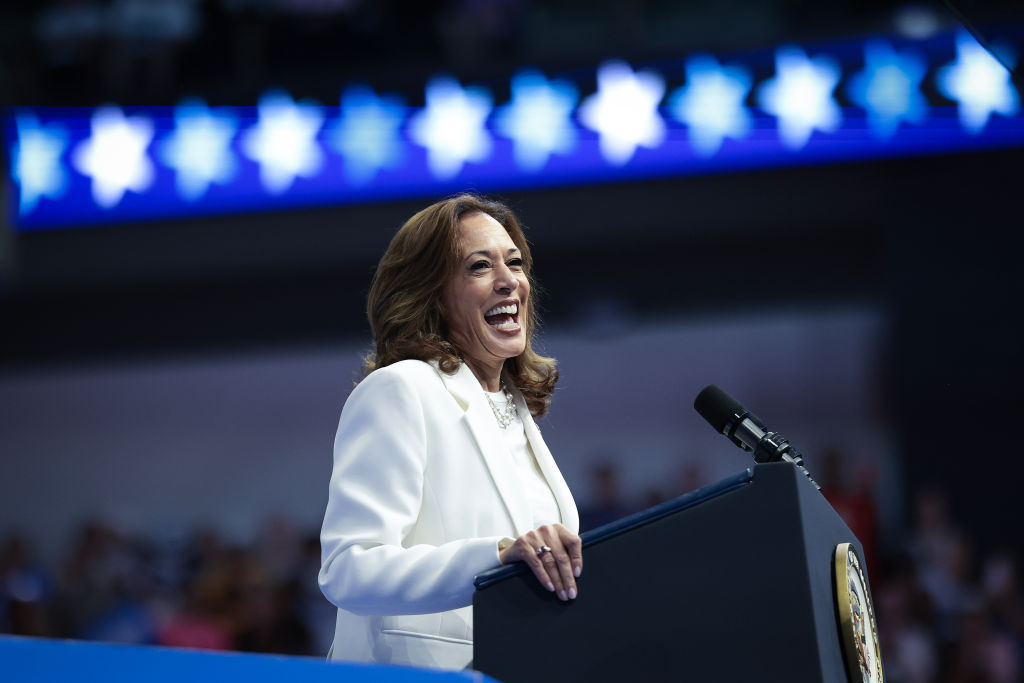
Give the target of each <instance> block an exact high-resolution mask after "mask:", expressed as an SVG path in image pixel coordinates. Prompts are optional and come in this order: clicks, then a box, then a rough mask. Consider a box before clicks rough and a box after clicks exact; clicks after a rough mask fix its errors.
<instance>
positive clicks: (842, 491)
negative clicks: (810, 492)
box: [818, 446, 878, 576]
mask: <svg viewBox="0 0 1024 683" xmlns="http://www.w3.org/2000/svg"><path fill="white" fill-rule="evenodd" d="M847 461H848V458H847V457H845V456H844V455H843V453H842V451H840V450H839V449H838V448H836V447H835V446H833V447H832V448H829V449H828V450H826V451H825V453H824V455H823V456H822V458H821V465H820V474H819V476H818V482H819V483H820V484H821V493H822V495H824V496H825V499H826V500H828V502H829V504H830V505H831V506H832V507H833V508H834V509H835V511H836V512H837V513H839V516H840V517H842V518H843V521H844V522H846V526H848V527H850V531H852V532H853V535H854V536H856V537H857V540H859V541H860V544H861V546H862V547H863V548H864V563H865V565H866V566H867V571H868V576H872V575H874V573H875V571H876V567H877V554H878V546H877V538H878V515H877V513H876V510H875V499H874V495H873V494H872V489H873V485H874V475H873V473H872V472H871V471H870V470H867V469H865V468H864V466H863V464H860V463H859V462H856V463H853V467H858V465H859V467H858V469H857V471H855V472H854V473H850V472H847V471H846V467H845V465H846V463H847Z"/></svg>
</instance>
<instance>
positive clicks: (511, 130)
mask: <svg viewBox="0 0 1024 683" xmlns="http://www.w3.org/2000/svg"><path fill="white" fill-rule="evenodd" d="M578 98H579V95H578V93H577V92H576V87H575V86H573V85H572V84H571V83H568V82H566V81H551V82H550V83H549V82H548V80H547V78H545V77H544V74H542V73H540V72H539V71H534V70H525V71H520V72H519V73H518V74H516V75H515V76H513V77H512V101H511V102H509V103H508V104H506V105H505V106H503V107H501V108H500V109H499V110H498V112H497V114H496V117H495V125H496V127H497V129H498V132H499V133H501V134H502V135H503V136H505V137H507V138H510V139H511V140H512V141H513V142H514V154H515V158H516V162H517V163H518V164H519V166H520V167H521V168H523V169H525V170H527V171H530V172H537V171H539V170H540V169H542V168H543V167H544V164H546V163H547V161H548V157H550V156H551V155H552V154H555V153H558V154H566V153H568V152H571V151H572V149H573V147H575V145H576V128H575V127H574V126H573V123H572V110H573V108H574V107H575V106H576V100H577V99H578Z"/></svg>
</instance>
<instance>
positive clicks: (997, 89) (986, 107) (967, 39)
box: [938, 32, 1019, 134]
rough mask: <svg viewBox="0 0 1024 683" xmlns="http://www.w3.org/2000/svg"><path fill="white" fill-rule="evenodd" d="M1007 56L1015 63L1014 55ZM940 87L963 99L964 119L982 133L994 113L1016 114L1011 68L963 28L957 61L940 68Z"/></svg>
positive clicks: (958, 100)
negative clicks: (1009, 69) (1007, 68)
mask: <svg viewBox="0 0 1024 683" xmlns="http://www.w3.org/2000/svg"><path fill="white" fill-rule="evenodd" d="M1004 59H1005V60H1006V61H1007V63H1008V64H1009V65H1010V67H1012V66H1013V64H1014V62H1015V61H1016V60H1015V59H1013V57H1012V56H1010V55H1005V56H1004ZM938 86H939V91H940V92H941V93H942V94H943V95H945V96H946V97H948V98H949V99H951V100H956V101H957V102H958V103H959V113H960V123H961V124H962V125H963V127H964V128H966V129H967V130H968V132H970V133H974V134H977V133H980V132H981V131H982V129H984V128H985V125H986V124H987V123H988V119H989V117H990V116H991V115H992V114H993V113H997V114H1002V115H1004V116H1013V114H1015V113H1016V112H1017V107H1018V104H1019V101H1018V97H1017V91H1016V90H1014V87H1013V84H1011V83H1010V72H1009V71H1007V70H1006V68H1005V67H1004V66H1003V65H1002V64H1000V63H999V61H998V60H997V59H996V58H995V57H993V56H992V55H990V54H989V53H988V51H987V50H985V48H983V47H982V46H981V45H979V44H978V42H977V41H976V40H975V39H974V38H972V37H971V35H970V34H969V33H966V32H961V33H960V34H959V35H957V38H956V61H955V62H953V63H952V64H948V65H946V66H944V67H942V68H941V69H939V75H938Z"/></svg>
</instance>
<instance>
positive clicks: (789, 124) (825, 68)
mask: <svg viewBox="0 0 1024 683" xmlns="http://www.w3.org/2000/svg"><path fill="white" fill-rule="evenodd" d="M775 71H776V75H775V77H774V78H772V79H771V80H769V81H767V82H766V83H765V84H764V85H762V86H761V87H760V88H759V89H758V92H757V103H758V105H760V106H761V108H762V109H764V110H765V111H766V112H768V113H769V114H772V115H774V116H776V117H777V118H778V120H779V135H780V136H781V137H782V142H783V144H785V145H786V146H787V147H789V148H791V149H799V148H800V147H803V146H804V145H806V144H807V140H808V139H810V137H811V133H812V132H813V131H814V130H815V129H817V130H821V131H825V132H832V131H834V130H835V129H836V128H837V127H838V126H839V122H840V120H841V119H842V114H841V113H840V111H839V105H837V104H836V102H835V100H834V99H833V97H832V91H833V90H835V88H836V85H837V84H838V83H839V77H840V75H841V71H840V69H839V66H838V65H837V64H836V63H835V62H834V61H832V60H831V59H829V58H828V57H824V56H819V57H815V58H814V59H808V58H807V55H806V54H805V53H804V51H803V50H801V49H800V48H798V47H781V48H779V49H778V50H777V51H776V53H775Z"/></svg>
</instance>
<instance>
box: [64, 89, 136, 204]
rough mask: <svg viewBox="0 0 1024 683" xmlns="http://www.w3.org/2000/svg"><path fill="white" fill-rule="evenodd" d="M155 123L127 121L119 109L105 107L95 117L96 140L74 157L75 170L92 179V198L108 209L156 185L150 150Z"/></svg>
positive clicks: (81, 147) (76, 149) (132, 117)
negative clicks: (132, 194) (123, 199)
mask: <svg viewBox="0 0 1024 683" xmlns="http://www.w3.org/2000/svg"><path fill="white" fill-rule="evenodd" d="M152 139H153V122H152V121H151V120H149V119H147V118H143V117H141V116H129V117H126V116H125V115H124V114H123V113H122V111H121V110H120V109H118V108H117V107H103V108H100V109H97V110H96V113H94V114H93V116H92V136H91V137H90V138H89V139H88V140H86V141H85V142H83V143H81V144H79V145H78V146H77V147H76V148H75V150H74V152H73V153H72V157H71V160H72V162H73V163H74V165H75V168H77V169H78V170H79V172H81V173H82V174H83V175H87V176H89V177H91V178H92V196H93V199H95V200H96V203H97V204H99V205H100V206H101V207H103V208H104V209H109V208H111V207H113V206H115V205H116V204H117V203H118V202H120V201H121V198H122V197H124V193H125V192H126V191H127V190H131V191H133V192H145V191H146V189H147V188H149V186H150V185H151V184H152V182H153V164H152V162H150V160H149V157H147V156H146V148H147V147H149V142H150V140H152Z"/></svg>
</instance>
